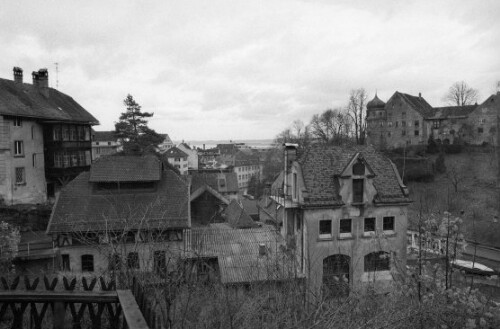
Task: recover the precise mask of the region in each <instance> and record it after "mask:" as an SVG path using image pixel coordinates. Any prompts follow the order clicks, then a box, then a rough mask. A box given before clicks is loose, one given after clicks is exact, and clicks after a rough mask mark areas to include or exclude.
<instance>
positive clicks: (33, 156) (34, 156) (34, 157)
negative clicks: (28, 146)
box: [32, 153, 36, 168]
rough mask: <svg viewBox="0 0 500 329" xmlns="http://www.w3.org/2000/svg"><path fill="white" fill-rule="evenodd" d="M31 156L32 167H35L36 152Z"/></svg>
mask: <svg viewBox="0 0 500 329" xmlns="http://www.w3.org/2000/svg"><path fill="white" fill-rule="evenodd" d="M32 158H33V168H36V153H33V155H32Z"/></svg>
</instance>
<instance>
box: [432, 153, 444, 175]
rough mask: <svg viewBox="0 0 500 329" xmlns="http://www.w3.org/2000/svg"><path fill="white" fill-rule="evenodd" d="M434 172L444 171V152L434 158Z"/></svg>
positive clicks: (441, 172)
mask: <svg viewBox="0 0 500 329" xmlns="http://www.w3.org/2000/svg"><path fill="white" fill-rule="evenodd" d="M434 168H435V169H436V172H438V173H440V174H443V173H445V172H446V165H445V163H444V154H443V153H440V154H439V156H438V157H437V159H436V163H435V167H434Z"/></svg>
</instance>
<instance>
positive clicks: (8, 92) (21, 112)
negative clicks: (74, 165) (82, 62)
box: [0, 79, 99, 125]
mask: <svg viewBox="0 0 500 329" xmlns="http://www.w3.org/2000/svg"><path fill="white" fill-rule="evenodd" d="M46 91H47V93H48V97H45V96H44V95H43V94H42V93H41V92H40V87H36V86H33V85H30V84H26V83H16V82H14V81H11V80H6V79H0V115H12V116H20V117H28V118H36V119H42V120H50V121H62V122H75V123H87V124H92V125H96V124H99V121H97V119H96V118H94V117H93V116H92V115H91V114H90V113H89V112H87V111H86V110H85V109H84V108H83V107H82V106H80V104H78V103H77V102H76V101H75V100H74V99H73V98H71V97H70V96H68V95H66V94H63V93H62V92H60V91H58V90H56V89H53V88H46Z"/></svg>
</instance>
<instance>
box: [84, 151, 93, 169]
mask: <svg viewBox="0 0 500 329" xmlns="http://www.w3.org/2000/svg"><path fill="white" fill-rule="evenodd" d="M91 161H92V157H91V156H90V151H85V165H87V166H90V162H91Z"/></svg>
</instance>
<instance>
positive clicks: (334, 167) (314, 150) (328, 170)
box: [299, 144, 409, 207]
mask: <svg viewBox="0 0 500 329" xmlns="http://www.w3.org/2000/svg"><path fill="white" fill-rule="evenodd" d="M357 153H359V154H360V156H362V157H363V159H364V161H366V163H367V164H369V165H370V168H371V170H372V171H373V173H374V174H375V177H374V178H373V184H374V187H375V189H376V190H377V194H376V197H375V200H374V202H376V203H377V202H378V203H399V202H402V203H407V202H409V199H408V197H407V196H406V195H405V193H404V191H403V188H402V186H401V185H400V183H399V181H398V178H397V174H396V172H395V170H394V168H393V166H392V164H391V161H390V160H389V159H388V158H386V157H385V156H383V155H382V154H380V153H378V152H376V151H375V150H374V149H373V148H372V147H369V146H368V147H366V146H351V147H340V146H326V145H321V144H313V145H312V146H311V147H310V148H309V149H307V150H305V151H304V153H303V154H302V156H301V158H300V159H299V164H300V165H301V169H302V173H303V177H304V184H305V188H306V196H305V197H304V205H305V206H311V207H315V206H341V205H343V204H344V202H343V201H342V198H341V196H340V194H339V190H340V182H339V176H340V174H341V173H342V171H344V169H345V168H346V166H347V165H348V164H349V162H350V161H352V159H353V158H354V156H356V154H357Z"/></svg>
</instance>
